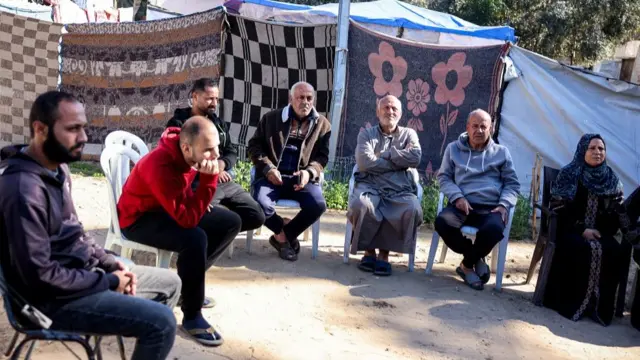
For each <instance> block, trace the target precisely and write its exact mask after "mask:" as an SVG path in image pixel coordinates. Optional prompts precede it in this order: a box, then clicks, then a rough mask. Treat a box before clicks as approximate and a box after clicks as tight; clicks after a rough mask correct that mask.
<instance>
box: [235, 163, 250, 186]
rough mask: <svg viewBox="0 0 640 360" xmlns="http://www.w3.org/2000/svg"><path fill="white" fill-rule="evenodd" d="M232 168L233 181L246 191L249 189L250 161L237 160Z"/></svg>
mask: <svg viewBox="0 0 640 360" xmlns="http://www.w3.org/2000/svg"><path fill="white" fill-rule="evenodd" d="M233 170H234V171H235V173H236V175H235V179H234V181H235V182H236V183H237V184H238V185H240V186H242V187H243V188H244V189H245V190H246V191H249V189H250V188H251V163H250V162H249V161H238V162H237V163H236V166H234V167H233Z"/></svg>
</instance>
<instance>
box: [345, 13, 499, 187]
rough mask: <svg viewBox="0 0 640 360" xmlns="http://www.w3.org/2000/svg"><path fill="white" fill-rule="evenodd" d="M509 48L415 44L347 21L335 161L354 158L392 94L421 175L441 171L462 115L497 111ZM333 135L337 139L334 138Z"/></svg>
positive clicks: (461, 129)
mask: <svg viewBox="0 0 640 360" xmlns="http://www.w3.org/2000/svg"><path fill="white" fill-rule="evenodd" d="M507 50H508V45H498V46H484V47H458V48H456V47H443V46H436V45H426V44H419V43H416V42H411V41H407V40H401V39H398V38H394V37H390V36H387V35H384V34H381V33H376V32H373V31H371V30H368V29H365V28H364V27H362V26H360V25H358V24H357V23H355V22H353V21H352V22H351V24H350V29H349V54H348V57H349V60H348V74H347V92H346V100H345V103H346V106H345V109H344V110H343V121H342V123H341V127H340V129H339V131H338V129H334V134H335V133H338V132H339V136H340V137H339V139H338V152H337V153H338V157H343V159H344V158H345V157H353V154H354V150H355V147H356V140H357V138H358V133H359V132H360V129H362V128H368V127H371V126H374V125H376V124H377V123H378V119H377V117H376V99H379V98H381V97H382V96H384V95H387V94H391V95H395V96H397V97H398V98H399V99H400V101H401V102H402V110H403V115H402V119H401V120H400V125H402V126H408V127H410V128H412V129H414V130H416V131H417V132H418V136H419V137H420V146H421V147H422V160H421V163H420V167H419V169H420V170H421V174H424V175H426V176H427V177H431V176H432V175H433V173H434V172H435V171H437V170H438V168H439V167H440V162H441V160H442V154H443V152H444V149H445V147H446V145H447V144H448V143H449V142H451V141H454V140H455V139H457V138H458V135H460V133H462V132H464V131H465V124H466V120H467V116H468V114H469V113H470V112H471V111H473V110H475V109H477V108H482V109H484V110H486V111H488V112H489V113H490V114H491V115H492V116H493V115H494V114H495V112H496V107H497V102H498V96H499V92H500V91H499V90H500V84H501V83H502V69H503V63H502V60H501V57H502V56H504V55H505V53H506V51H507ZM336 135H338V134H336Z"/></svg>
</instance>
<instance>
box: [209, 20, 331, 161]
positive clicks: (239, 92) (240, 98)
mask: <svg viewBox="0 0 640 360" xmlns="http://www.w3.org/2000/svg"><path fill="white" fill-rule="evenodd" d="M227 20H228V23H229V28H228V30H227V31H226V32H225V36H226V40H225V44H224V72H223V76H222V81H221V86H222V95H221V97H222V99H223V101H222V118H223V119H224V121H226V122H229V123H230V124H231V127H230V135H231V138H232V140H233V142H234V143H236V144H238V145H239V146H238V150H239V151H238V155H239V156H240V158H241V159H244V158H245V157H246V153H245V151H244V149H245V145H246V144H247V141H248V140H249V139H250V138H251V136H253V133H254V131H255V128H256V126H257V125H258V122H259V121H260V118H262V115H264V114H265V113H267V112H269V111H270V110H273V109H277V108H280V107H284V106H285V105H286V104H287V103H288V102H289V88H290V87H291V86H292V85H293V84H295V83H296V82H298V81H307V82H308V83H310V84H311V85H313V87H314V88H315V89H316V109H317V110H318V112H319V113H320V114H323V115H325V116H326V115H327V113H328V111H329V107H330V104H331V90H332V89H333V58H334V53H335V43H336V26H335V25H320V26H292V25H281V24H275V23H266V22H260V21H256V20H249V19H246V18H243V17H240V16H235V15H230V14H229V15H227Z"/></svg>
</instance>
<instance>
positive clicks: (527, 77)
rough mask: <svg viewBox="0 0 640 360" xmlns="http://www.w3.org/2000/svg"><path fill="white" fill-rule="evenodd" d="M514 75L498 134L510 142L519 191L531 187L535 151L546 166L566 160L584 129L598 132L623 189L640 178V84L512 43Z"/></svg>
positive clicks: (557, 165)
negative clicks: (569, 63) (597, 73)
mask: <svg viewBox="0 0 640 360" xmlns="http://www.w3.org/2000/svg"><path fill="white" fill-rule="evenodd" d="M510 56H511V59H512V60H513V63H514V64H515V67H516V68H517V74H518V76H517V78H515V79H513V80H511V81H510V82H509V83H508V85H507V88H506V89H505V92H504V101H503V106H502V111H501V116H502V120H501V123H500V128H499V133H498V140H499V142H500V143H501V144H502V145H505V146H507V147H508V148H509V150H510V152H511V155H512V156H513V161H514V163H515V165H516V170H517V173H518V178H519V179H520V183H521V184H522V187H521V189H522V191H523V192H525V193H528V192H529V188H530V186H531V176H532V171H531V169H532V168H533V165H534V161H535V154H536V153H540V154H541V155H542V158H543V164H544V165H545V166H552V167H556V168H559V167H561V166H564V165H566V164H568V163H569V162H570V161H571V159H572V158H573V154H574V152H575V149H576V145H577V144H578V140H579V139H580V137H581V136H582V135H583V134H585V133H599V134H600V135H602V137H603V138H604V140H605V142H606V144H607V162H608V164H609V165H610V166H611V167H612V168H613V169H614V170H615V171H616V173H617V174H618V175H619V176H620V178H621V180H622V182H623V184H624V187H625V194H627V195H628V194H630V193H631V191H633V189H635V188H636V187H637V186H638V184H640V158H639V157H638V151H639V150H640V126H639V125H640V87H638V86H637V85H633V84H630V83H627V82H624V81H620V80H608V79H607V78H605V77H602V76H598V75H595V74H592V73H588V72H584V71H579V70H575V69H572V68H570V67H568V66H566V65H562V64H560V63H558V62H557V61H555V60H551V59H548V58H546V57H544V56H542V55H538V54H536V53H533V52H530V51H528V50H525V49H522V48H519V47H513V48H512V49H511V52H510Z"/></svg>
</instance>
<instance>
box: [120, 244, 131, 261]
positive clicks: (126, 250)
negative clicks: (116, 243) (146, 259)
mask: <svg viewBox="0 0 640 360" xmlns="http://www.w3.org/2000/svg"><path fill="white" fill-rule="evenodd" d="M121 253H122V256H123V257H124V258H127V259H129V260H131V258H132V257H133V249H132V248H126V247H122V251H121Z"/></svg>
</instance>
